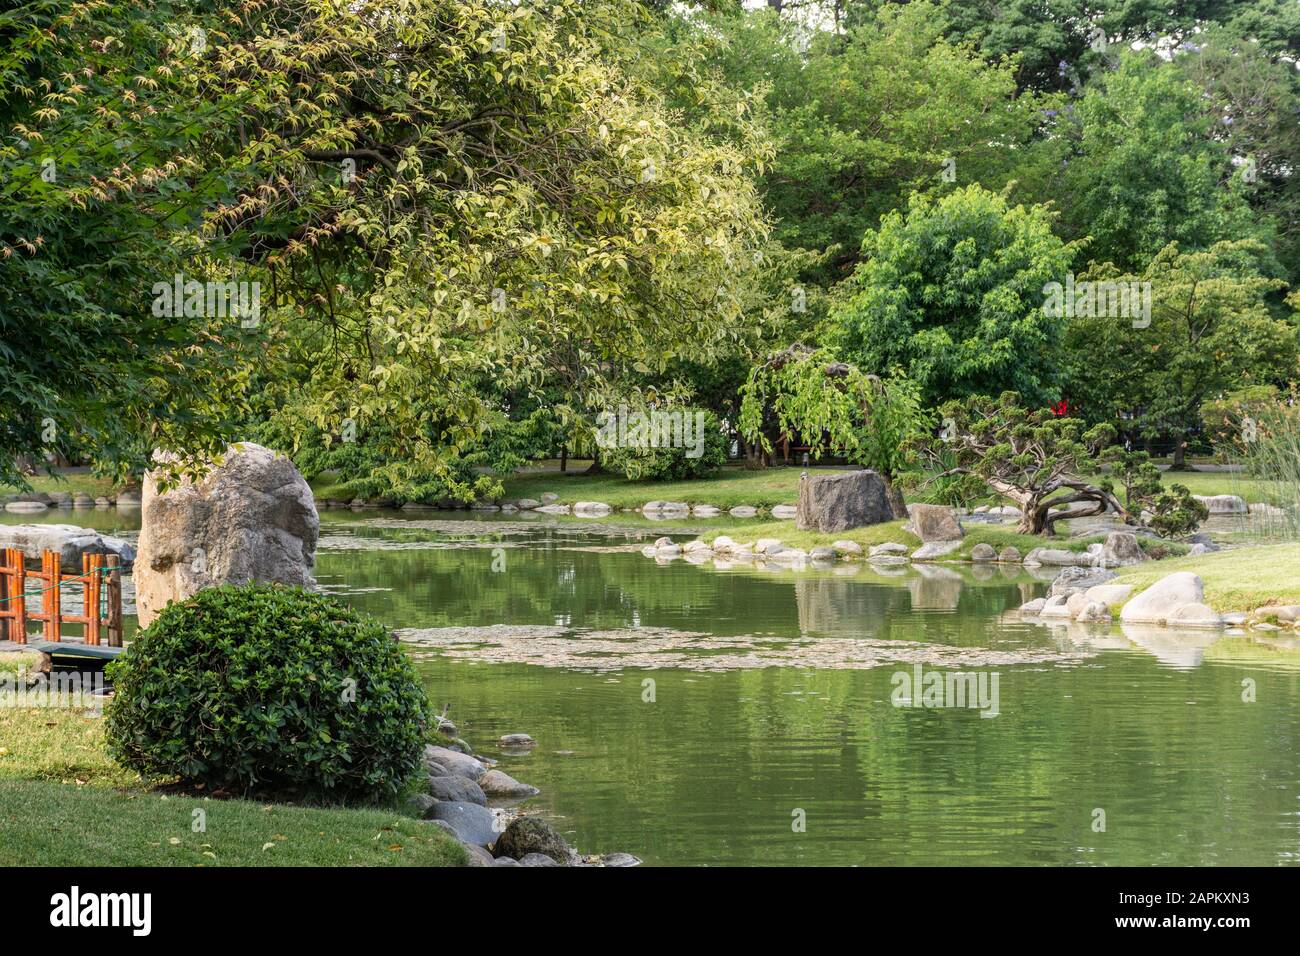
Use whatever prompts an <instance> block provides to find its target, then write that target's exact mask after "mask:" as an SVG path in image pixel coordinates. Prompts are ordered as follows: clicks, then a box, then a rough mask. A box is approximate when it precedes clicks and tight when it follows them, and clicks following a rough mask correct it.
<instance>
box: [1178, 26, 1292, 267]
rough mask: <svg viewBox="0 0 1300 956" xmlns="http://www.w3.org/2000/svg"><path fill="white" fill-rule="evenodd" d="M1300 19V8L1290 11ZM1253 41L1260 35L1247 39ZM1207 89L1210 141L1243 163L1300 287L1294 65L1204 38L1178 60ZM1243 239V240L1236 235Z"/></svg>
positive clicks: (1225, 34) (1253, 46)
mask: <svg viewBox="0 0 1300 956" xmlns="http://www.w3.org/2000/svg"><path fill="white" fill-rule="evenodd" d="M1290 6H1291V7H1292V12H1293V14H1295V15H1297V17H1300V7H1295V5H1290ZM1246 36H1258V34H1247V35H1246ZM1173 63H1174V65H1175V66H1177V67H1178V68H1179V69H1180V70H1181V71H1182V73H1183V75H1184V76H1186V77H1187V78H1188V79H1190V80H1191V81H1192V82H1193V83H1195V84H1196V86H1197V87H1198V88H1199V89H1200V90H1201V91H1202V93H1203V96H1204V97H1205V99H1206V100H1207V101H1208V103H1209V104H1210V105H1209V112H1210V115H1211V116H1212V117H1213V118H1214V122H1213V123H1212V124H1211V125H1210V127H1209V130H1208V132H1209V135H1210V136H1211V137H1212V138H1214V139H1216V140H1219V141H1221V142H1222V143H1223V145H1224V147H1225V148H1226V149H1227V151H1228V153H1229V155H1230V159H1231V161H1232V162H1234V163H1235V164H1236V168H1235V170H1234V172H1233V174H1232V175H1233V177H1234V178H1235V179H1237V180H1239V181H1240V188H1241V189H1242V191H1243V192H1244V193H1245V196H1246V198H1247V200H1248V201H1249V203H1250V206H1251V208H1252V209H1253V210H1255V211H1256V214H1257V215H1259V216H1261V217H1262V218H1264V219H1265V220H1267V221H1268V222H1269V223H1270V224H1272V225H1273V226H1275V227H1276V230H1277V236H1278V244H1277V258H1278V260H1279V262H1281V264H1282V267H1283V270H1284V274H1285V275H1286V276H1287V277H1288V280H1289V281H1290V282H1291V284H1292V285H1295V284H1296V283H1297V282H1300V177H1297V176H1296V175H1295V170H1296V169H1297V168H1298V167H1300V78H1298V77H1297V76H1296V70H1295V65H1294V62H1293V61H1292V60H1291V59H1289V58H1281V57H1278V56H1276V55H1275V54H1273V53H1271V52H1270V51H1269V49H1268V47H1267V46H1266V45H1265V44H1264V43H1261V42H1260V41H1259V40H1258V39H1245V38H1244V37H1243V36H1241V35H1237V34H1234V33H1233V32H1232V31H1230V30H1223V29H1220V30H1213V31H1208V32H1205V33H1201V34H1198V35H1197V36H1196V37H1195V38H1194V39H1192V40H1188V41H1187V42H1185V43H1183V44H1182V45H1181V46H1180V47H1179V48H1178V50H1177V55H1176V56H1175V57H1174V59H1173ZM1232 238H1237V237H1235V236H1234V237H1232Z"/></svg>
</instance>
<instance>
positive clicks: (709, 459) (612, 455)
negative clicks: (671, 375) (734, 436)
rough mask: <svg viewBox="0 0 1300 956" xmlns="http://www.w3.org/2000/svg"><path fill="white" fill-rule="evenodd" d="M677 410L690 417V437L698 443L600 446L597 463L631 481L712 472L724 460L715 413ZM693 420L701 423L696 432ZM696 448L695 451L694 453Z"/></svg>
mask: <svg viewBox="0 0 1300 956" xmlns="http://www.w3.org/2000/svg"><path fill="white" fill-rule="evenodd" d="M677 412H679V413H680V414H681V415H690V416H692V417H691V419H690V422H691V425H690V427H691V432H692V434H691V437H692V439H693V440H695V441H697V443H698V444H692V446H691V447H690V448H679V447H672V445H668V446H667V447H658V448H656V447H652V446H650V445H649V444H648V442H649V439H648V438H647V439H646V442H647V444H646V446H645V447H637V446H636V445H635V444H633V443H628V444H626V445H622V446H618V447H612V448H603V449H602V450H601V452H600V463H601V465H602V466H604V468H605V469H606V470H608V471H612V472H615V473H617V474H620V475H622V476H623V477H624V478H628V479H630V480H631V481H666V480H670V479H672V480H686V479H692V478H704V477H706V476H708V475H711V474H713V473H714V472H716V471H717V470H718V469H719V468H721V467H722V466H723V465H725V464H726V463H727V435H726V433H725V432H724V431H723V430H722V424H721V423H720V422H719V421H718V416H716V415H714V414H713V412H710V411H707V410H703V411H701V410H698V409H680V410H674V413H677ZM697 412H699V414H700V418H699V419H698V420H697V419H695V418H694V416H695V414H696V413H697ZM644 414H649V413H648V412H647V413H644ZM697 421H698V422H699V423H702V427H701V428H700V429H699V430H698V431H697V430H696V428H695V426H696V424H697ZM679 434H680V430H679ZM682 437H684V436H682ZM697 451H698V452H699V454H696V452H697Z"/></svg>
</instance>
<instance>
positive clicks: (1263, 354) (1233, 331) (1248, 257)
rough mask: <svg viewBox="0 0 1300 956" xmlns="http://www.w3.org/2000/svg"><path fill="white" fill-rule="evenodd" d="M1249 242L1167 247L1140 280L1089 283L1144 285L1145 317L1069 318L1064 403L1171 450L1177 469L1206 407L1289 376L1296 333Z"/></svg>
mask: <svg viewBox="0 0 1300 956" xmlns="http://www.w3.org/2000/svg"><path fill="white" fill-rule="evenodd" d="M1265 251H1266V250H1264V249H1263V247H1262V246H1261V245H1260V244H1259V243H1257V242H1254V241H1251V240H1242V241H1240V242H1223V243H1217V244H1215V245H1214V246H1213V247H1211V248H1210V249H1208V250H1205V251H1200V252H1182V251H1180V250H1179V248H1178V247H1177V246H1176V245H1174V244H1170V245H1169V246H1168V247H1167V248H1165V249H1163V250H1162V251H1161V252H1160V253H1159V254H1158V255H1157V256H1155V258H1154V259H1152V260H1151V261H1150V262H1149V263H1148V264H1147V266H1146V267H1145V268H1144V269H1143V270H1142V271H1141V272H1139V273H1137V274H1133V275H1119V274H1118V273H1117V272H1116V270H1114V269H1113V268H1110V267H1105V268H1101V269H1097V270H1094V271H1093V272H1092V273H1090V274H1089V276H1088V278H1089V279H1090V280H1099V281H1116V282H1120V283H1132V282H1138V283H1142V282H1146V283H1150V286H1149V288H1150V296H1151V303H1152V305H1151V315H1150V319H1149V322H1148V321H1147V320H1146V319H1144V318H1141V317H1138V318H1136V319H1133V318H1120V317H1114V316H1109V315H1100V314H1099V315H1088V316H1075V317H1074V318H1073V319H1072V320H1071V322H1070V326H1069V335H1068V337H1067V354H1069V355H1070V356H1072V361H1073V369H1072V372H1071V385H1070V394H1071V395H1072V396H1073V397H1074V398H1075V400H1076V404H1078V405H1080V406H1081V407H1082V408H1084V409H1086V414H1087V415H1088V417H1089V418H1091V419H1093V420H1096V421H1115V420H1117V419H1118V418H1119V417H1120V416H1121V414H1122V415H1124V416H1125V417H1128V418H1129V419H1130V420H1131V421H1132V422H1133V425H1134V426H1135V427H1136V428H1137V429H1138V430H1139V432H1140V433H1142V434H1144V435H1146V436H1148V437H1154V436H1167V437H1169V438H1172V439H1173V442H1174V463H1173V466H1174V467H1175V468H1182V467H1184V466H1185V453H1186V440H1187V436H1188V435H1189V433H1191V432H1192V430H1193V429H1195V428H1197V427H1198V426H1199V424H1200V421H1201V405H1202V403H1203V402H1204V401H1205V400H1206V399H1207V398H1210V397H1213V396H1215V395H1217V394H1219V393H1222V392H1226V391H1228V390H1231V389H1234V388H1240V387H1242V386H1244V385H1248V384H1269V383H1270V382H1285V381H1286V380H1287V379H1288V378H1289V377H1291V376H1293V375H1294V374H1295V369H1296V329H1295V325H1294V323H1293V321H1291V320H1288V319H1287V318H1283V317H1279V316H1278V315H1276V314H1275V312H1274V310H1275V308H1276V305H1275V304H1274V303H1273V301H1272V299H1271V296H1272V294H1273V293H1275V292H1276V290H1277V289H1278V288H1279V287H1280V286H1281V284H1282V283H1281V282H1280V281H1279V280H1276V279H1270V278H1266V277H1265V276H1263V275H1261V274H1260V272H1259V265H1258V262H1259V256H1260V255H1261V254H1262V253H1264V252H1265Z"/></svg>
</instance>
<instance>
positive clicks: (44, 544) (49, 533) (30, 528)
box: [0, 524, 135, 574]
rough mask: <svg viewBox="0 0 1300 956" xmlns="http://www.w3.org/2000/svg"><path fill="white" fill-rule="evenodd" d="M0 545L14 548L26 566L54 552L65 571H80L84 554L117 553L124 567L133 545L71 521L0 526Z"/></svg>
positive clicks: (130, 559)
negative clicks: (23, 559) (19, 552)
mask: <svg viewBox="0 0 1300 956" xmlns="http://www.w3.org/2000/svg"><path fill="white" fill-rule="evenodd" d="M0 548H17V549H18V550H19V551H21V552H22V553H23V557H24V558H25V559H26V560H25V563H26V565H27V566H28V567H29V568H39V567H40V566H41V555H42V554H44V553H45V552H46V551H57V552H58V554H59V566H60V567H61V568H62V569H63V572H64V573H65V574H80V573H81V556H82V555H83V554H116V555H117V556H118V557H119V558H121V559H122V565H123V567H124V568H127V567H130V565H131V562H133V561H134V560H135V548H133V547H132V546H131V545H130V544H129V543H128V542H126V541H123V540H122V539H121V538H113V537H109V536H108V535H103V534H100V533H99V532H98V531H95V530H94V529H92V528H79V527H77V526H76V525H74V524H15V525H0Z"/></svg>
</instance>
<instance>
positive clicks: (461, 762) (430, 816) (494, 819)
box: [411, 723, 641, 866]
mask: <svg viewBox="0 0 1300 956" xmlns="http://www.w3.org/2000/svg"><path fill="white" fill-rule="evenodd" d="M440 728H441V729H442V730H443V731H444V732H454V728H452V727H451V725H450V724H445V723H444V724H442V725H440ZM500 745H501V749H502V750H503V751H504V752H506V753H526V752H527V751H528V750H531V749H532V748H533V747H534V746H535V745H536V744H535V741H534V740H533V739H532V738H531V737H529V736H528V735H527V734H507V735H506V736H504V737H502V738H501V740H500ZM424 769H425V772H426V773H427V775H428V781H429V786H428V793H422V794H418V795H417V796H414V797H412V798H411V805H412V807H413V808H414V809H415V810H416V811H417V812H418V813H419V814H420V816H421V817H422V818H423V819H424V820H427V821H428V822H429V823H430V824H431V825H433V826H438V827H441V828H442V829H444V830H446V831H447V832H448V833H450V834H451V835H452V836H454V837H455V838H456V839H457V840H458V841H460V843H461V845H462V846H464V847H465V851H466V853H467V854H468V856H469V862H470V865H471V866H636V865H637V864H638V863H640V862H641V861H640V860H638V859H637V858H636V857H634V856H632V855H631V854H629V853H609V854H605V855H603V856H583V855H581V854H579V853H578V852H577V851H575V850H574V849H572V848H571V847H570V846H569V845H568V843H567V842H566V841H565V839H564V837H563V836H561V835H560V834H559V833H557V832H556V831H555V829H554V828H552V827H551V826H550V825H549V824H547V823H546V822H545V821H544V820H541V819H539V818H538V817H535V816H528V815H524V814H522V813H521V812H520V811H519V809H518V806H517V804H518V803H519V802H521V801H523V800H527V799H528V798H529V797H533V796H536V794H537V793H538V792H539V791H538V789H537V788H536V787H534V786H531V785H530V784H527V783H522V782H520V781H519V780H516V779H515V778H514V777H512V776H510V775H509V774H508V773H505V772H504V771H501V770H498V769H496V765H495V761H492V760H489V759H487V758H484V757H479V756H476V755H475V754H473V753H472V752H470V750H469V746H468V745H467V744H466V743H465V742H464V741H463V740H460V739H456V740H455V742H454V743H452V744H451V745H450V746H446V747H444V746H439V745H436V744H429V745H428V746H426V747H425V748H424Z"/></svg>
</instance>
